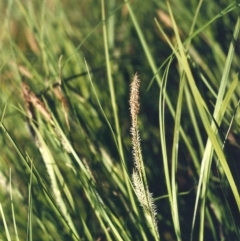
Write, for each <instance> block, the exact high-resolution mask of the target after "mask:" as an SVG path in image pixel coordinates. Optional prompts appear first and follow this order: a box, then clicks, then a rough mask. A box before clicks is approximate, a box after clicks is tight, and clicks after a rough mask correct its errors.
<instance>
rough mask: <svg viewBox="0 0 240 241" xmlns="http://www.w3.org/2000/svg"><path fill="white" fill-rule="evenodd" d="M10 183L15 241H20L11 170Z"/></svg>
mask: <svg viewBox="0 0 240 241" xmlns="http://www.w3.org/2000/svg"><path fill="white" fill-rule="evenodd" d="M9 177H10V178H9V179H10V180H9V183H10V201H11V209H12V219H13V226H14V232H15V239H16V241H19V236H18V229H17V224H16V218H15V212H14V204H13V195H12V173H11V169H10V175H9Z"/></svg>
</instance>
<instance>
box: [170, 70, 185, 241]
mask: <svg viewBox="0 0 240 241" xmlns="http://www.w3.org/2000/svg"><path fill="white" fill-rule="evenodd" d="M180 68H181V67H180ZM185 82H186V80H185V75H184V73H183V74H182V76H181V79H180V86H179V93H178V100H177V108H176V116H175V125H174V135H173V146H172V161H171V165H172V171H171V184H172V198H173V221H174V227H175V232H176V235H177V239H178V240H179V241H180V240H181V239H182V238H181V229H180V223H179V210H178V201H177V193H178V189H177V182H176V174H177V166H178V148H179V134H180V133H179V130H180V125H181V111H182V99H183V90H184V86H185Z"/></svg>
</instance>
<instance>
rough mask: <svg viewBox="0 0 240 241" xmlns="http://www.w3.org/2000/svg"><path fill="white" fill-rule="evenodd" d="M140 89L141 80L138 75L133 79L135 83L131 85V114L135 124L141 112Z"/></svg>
mask: <svg viewBox="0 0 240 241" xmlns="http://www.w3.org/2000/svg"><path fill="white" fill-rule="evenodd" d="M139 87H140V80H139V78H138V75H137V73H136V74H135V75H134V77H133V82H132V84H131V91H130V101H129V103H130V112H131V117H132V121H133V122H135V121H136V119H137V115H138V112H139V108H140V104H139Z"/></svg>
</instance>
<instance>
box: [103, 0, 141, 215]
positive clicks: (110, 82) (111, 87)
mask: <svg viewBox="0 0 240 241" xmlns="http://www.w3.org/2000/svg"><path fill="white" fill-rule="evenodd" d="M101 6H102V21H103V38H104V50H105V58H106V68H107V77H108V85H109V90H110V97H111V104H112V109H113V116H114V121H115V128H116V134H117V145H118V151H119V154H120V157H121V161H122V162H123V164H122V168H123V174H124V179H125V180H126V182H125V183H126V187H127V192H128V196H129V199H130V202H131V205H132V207H133V209H134V211H135V212H136V213H137V207H136V203H135V202H134V198H133V194H132V189H131V186H130V183H129V182H128V174H127V172H126V164H125V158H124V152H123V147H122V137H121V131H120V126H119V118H118V110H117V105H116V103H117V101H116V97H115V90H114V82H113V79H112V72H111V65H110V57H109V46H108V37H107V27H106V16H105V3H104V0H101Z"/></svg>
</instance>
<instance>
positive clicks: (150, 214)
mask: <svg viewBox="0 0 240 241" xmlns="http://www.w3.org/2000/svg"><path fill="white" fill-rule="evenodd" d="M139 87H140V80H139V77H138V75H137V74H135V75H134V77H133V81H132V84H131V91H130V100H129V104H130V114H131V119H132V120H131V131H130V132H131V136H132V145H133V158H134V164H135V169H134V171H133V174H132V182H133V187H134V191H135V193H136V196H137V198H138V200H139V202H140V204H141V206H142V207H143V210H144V213H145V216H146V218H147V221H148V223H149V225H150V227H151V232H152V233H153V236H154V238H155V240H160V236H159V233H158V228H157V222H156V206H155V204H154V202H153V198H152V194H151V193H150V192H149V189H148V183H147V178H146V173H145V168H144V162H143V158H142V151H141V145H140V136H139V130H138V113H139V108H140V104H139Z"/></svg>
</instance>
